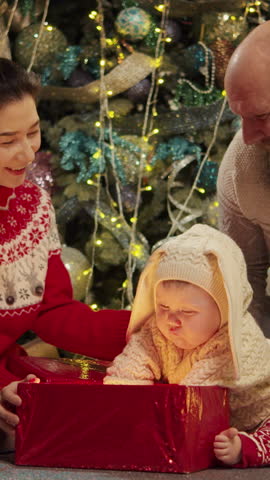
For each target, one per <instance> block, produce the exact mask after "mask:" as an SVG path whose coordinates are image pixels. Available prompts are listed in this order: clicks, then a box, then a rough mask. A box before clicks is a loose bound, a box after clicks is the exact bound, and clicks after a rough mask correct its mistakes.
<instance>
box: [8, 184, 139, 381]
mask: <svg viewBox="0 0 270 480" xmlns="http://www.w3.org/2000/svg"><path fill="white" fill-rule="evenodd" d="M60 253H61V248H60V242H59V238H58V233H57V228H56V223H55V215H54V210H53V207H52V204H51V201H50V198H49V195H48V194H47V192H45V191H44V190H42V189H41V188H39V187H38V186H36V185H33V184H32V183H31V182H29V181H25V183H24V184H23V185H22V186H20V187H18V188H16V189H15V190H14V191H13V190H12V189H8V188H6V187H0V387H1V386H3V385H4V384H6V383H8V382H9V381H11V380H13V379H14V377H13V375H12V373H11V372H9V371H8V359H9V357H10V355H11V356H14V354H17V349H18V347H16V340H17V339H18V338H19V337H20V336H21V335H22V334H23V333H25V332H26V331H27V330H33V331H34V332H35V333H36V334H37V335H38V336H39V337H41V338H42V339H43V340H45V341H46V342H48V343H51V344H53V345H56V346H57V347H59V348H63V349H65V350H68V351H71V352H76V353H81V354H84V355H88V356H92V357H97V358H102V359H106V360H111V359H113V358H114V357H115V356H116V355H117V354H118V353H120V352H121V351H122V349H123V347H124V345H125V333H126V328H127V325H128V321H129V316H130V312H129V311H127V310H119V311H114V310H100V311H99V312H93V311H92V310H91V309H90V308H89V307H88V305H86V304H83V303H81V302H78V301H76V300H73V298H72V286H71V282H70V278H69V275H68V272H67V271H66V268H65V266H64V265H63V263H62V260H61V257H60ZM29 373H30V372H29Z"/></svg>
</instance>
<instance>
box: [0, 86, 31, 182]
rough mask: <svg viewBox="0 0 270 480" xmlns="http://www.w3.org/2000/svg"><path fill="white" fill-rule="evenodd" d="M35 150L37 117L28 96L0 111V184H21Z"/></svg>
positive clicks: (5, 106)
mask: <svg viewBox="0 0 270 480" xmlns="http://www.w3.org/2000/svg"><path fill="white" fill-rule="evenodd" d="M39 147H40V125H39V116H38V113H37V109H36V104H35V101H34V99H33V98H32V97H31V95H25V96H24V97H23V98H22V99H21V100H14V101H13V102H10V103H8V104H6V105H4V106H3V107H2V108H0V185H2V186H4V187H9V188H16V187H18V186H20V185H22V184H23V182H24V180H25V175H26V167H27V165H29V164H31V163H32V162H33V160H34V159H35V152H37V150H38V149H39Z"/></svg>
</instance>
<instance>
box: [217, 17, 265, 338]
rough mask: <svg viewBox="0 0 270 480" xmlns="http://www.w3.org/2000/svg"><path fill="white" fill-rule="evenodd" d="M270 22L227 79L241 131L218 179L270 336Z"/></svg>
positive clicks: (255, 308)
mask: <svg viewBox="0 0 270 480" xmlns="http://www.w3.org/2000/svg"><path fill="white" fill-rule="evenodd" d="M269 45H270V21H267V22H265V23H263V24H261V25H260V26H258V27H256V28H255V29H254V30H253V31H252V32H251V33H249V35H248V36H247V37H246V38H245V39H244V40H243V42H242V43H241V44H240V45H239V46H238V47H237V49H236V50H235V51H234V53H233V55H232V57H231V59H230V62H229V64H228V67H227V71H226V75H225V89H226V91H227V95H228V101H229V105H230V108H231V110H232V111H233V112H234V113H236V114H237V115H239V116H240V117H241V118H242V129H241V130H240V131H238V132H237V133H236V135H235V137H234V138H233V140H232V142H231V144H230V145H229V147H228V149H227V151H226V154H225V156H224V159H223V161H222V163H221V166H220V170H219V176H218V185H217V191H218V198H219V202H220V229H221V230H222V231H223V232H225V233H227V234H228V235H230V236H231V237H232V238H233V239H234V240H235V241H236V242H237V243H238V245H239V246H240V247H241V249H242V251H243V253H244V256H245V259H246V262H247V267H248V278H249V281H250V283H251V285H252V287H253V290H254V299H253V303H252V306H251V311H252V314H253V315H254V317H255V318H256V320H257V322H258V323H259V325H260V326H261V327H262V329H263V331H264V333H265V334H266V335H267V336H270V297H267V296H266V293H265V291H266V281H267V269H268V267H269V253H270V53H269Z"/></svg>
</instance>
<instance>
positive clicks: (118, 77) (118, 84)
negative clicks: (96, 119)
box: [41, 52, 155, 103]
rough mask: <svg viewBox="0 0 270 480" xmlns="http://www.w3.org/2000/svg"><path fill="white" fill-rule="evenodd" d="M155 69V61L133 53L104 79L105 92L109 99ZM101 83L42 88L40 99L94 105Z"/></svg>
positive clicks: (98, 81) (142, 54) (98, 95)
mask: <svg viewBox="0 0 270 480" xmlns="http://www.w3.org/2000/svg"><path fill="white" fill-rule="evenodd" d="M154 68H155V59H154V58H152V57H149V56H148V55H145V54H144V53H138V52H134V53H132V54H131V55H129V56H128V57H127V58H126V59H125V60H124V61H123V62H122V63H120V65H117V67H115V68H114V69H113V70H111V71H110V72H109V73H107V75H105V77H104V82H105V90H106V92H110V93H109V95H110V97H113V96H115V95H118V94H119V93H122V92H124V91H125V90H128V89H129V88H131V87H132V86H133V85H136V83H138V82H140V81H141V80H143V79H144V78H145V77H147V75H149V74H150V73H151V72H152V71H153V70H154ZM100 88H101V81H100V80H95V81H94V82H90V83H88V84H87V85H84V86H83V87H77V88H68V87H52V86H46V87H43V88H42V91H41V98H42V99H46V100H47V99H53V100H69V101H71V102H81V103H94V102H98V101H99V99H100Z"/></svg>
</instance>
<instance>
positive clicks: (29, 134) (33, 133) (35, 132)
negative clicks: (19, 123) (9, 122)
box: [27, 130, 39, 137]
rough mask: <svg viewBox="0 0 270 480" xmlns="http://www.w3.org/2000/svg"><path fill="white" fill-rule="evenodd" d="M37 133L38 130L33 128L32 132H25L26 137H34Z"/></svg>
mask: <svg viewBox="0 0 270 480" xmlns="http://www.w3.org/2000/svg"><path fill="white" fill-rule="evenodd" d="M38 133H39V130H35V131H34V132H29V133H28V134H27V136H28V137H34V136H35V135H37V134H38Z"/></svg>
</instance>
